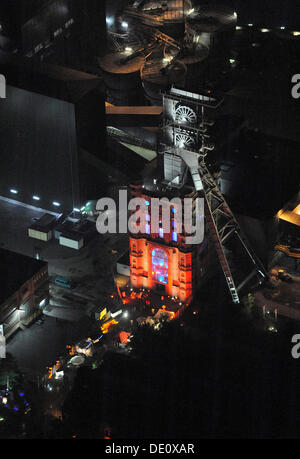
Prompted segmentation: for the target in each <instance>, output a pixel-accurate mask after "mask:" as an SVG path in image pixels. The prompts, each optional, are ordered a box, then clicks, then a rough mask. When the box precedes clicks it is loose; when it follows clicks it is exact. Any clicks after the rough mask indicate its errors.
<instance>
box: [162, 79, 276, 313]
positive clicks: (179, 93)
mask: <svg viewBox="0 0 300 459" xmlns="http://www.w3.org/2000/svg"><path fill="white" fill-rule="evenodd" d="M222 102H223V101H222V100H218V99H216V98H213V97H210V96H207V95H200V94H193V93H190V92H187V91H183V90H180V89H175V88H172V89H171V90H170V91H169V93H166V94H164V103H163V140H162V142H161V144H160V147H159V153H160V154H162V155H163V163H164V183H166V184H167V185H168V186H170V187H177V188H181V187H182V186H183V185H184V183H185V182H186V179H187V170H189V172H190V174H191V176H192V179H193V183H194V187H195V190H196V192H197V194H198V196H199V197H203V198H204V200H205V220H206V223H207V225H208V229H209V232H210V235H211V237H212V240H213V242H214V246H215V249H216V252H217V255H218V258H219V261H220V264H221V267H222V270H223V273H224V276H225V279H226V282H227V285H228V288H229V291H230V294H231V297H232V300H233V302H234V303H236V304H238V303H239V302H240V299H239V292H240V291H241V289H242V288H243V287H245V286H246V285H247V284H249V282H250V281H251V280H252V281H253V280H255V281H256V282H258V283H259V284H260V283H262V282H263V280H264V279H265V278H266V277H267V274H266V271H265V268H264V267H263V265H262V264H261V262H260V261H259V260H258V259H257V257H256V256H255V254H254V253H253V251H252V250H251V248H250V245H249V243H248V241H247V239H246V237H245V236H244V235H243V233H242V230H241V228H240V226H239V224H238V222H237V220H236V218H235V216H234V215H233V213H232V211H231V209H230V207H229V206H228V204H227V202H226V200H225V198H224V196H223V194H222V193H221V191H220V189H219V187H218V185H217V184H216V182H215V180H214V178H213V176H212V175H211V173H210V172H209V170H208V168H207V166H206V164H205V157H206V156H207V154H208V153H209V152H210V151H211V150H213V149H214V145H213V144H212V143H211V142H210V136H209V135H208V128H209V127H210V126H212V125H213V124H214V122H213V121H209V120H208V119H207V118H206V111H207V109H216V108H218V107H219V106H220V105H221V103H222ZM237 243H238V244H239V245H240V246H241V248H242V250H243V252H244V260H245V259H246V260H247V262H249V266H250V271H249V272H248V273H247V274H245V275H244V274H243V275H242V277H241V273H240V272H239V270H237V265H236V261H237V260H235V258H234V255H233V256H232V255H231V254H232V251H231V248H232V247H233V246H234V245H236V244H237Z"/></svg>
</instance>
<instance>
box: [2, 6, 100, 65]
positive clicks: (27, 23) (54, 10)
mask: <svg viewBox="0 0 300 459" xmlns="http://www.w3.org/2000/svg"><path fill="white" fill-rule="evenodd" d="M104 8H105V4H104V2H98V1H96V0H90V1H89V2H88V4H87V3H85V2H78V1H75V0H55V1H49V0H33V1H31V0H29V1H28V0H16V1H14V2H10V1H3V2H1V6H0V22H1V26H2V28H1V36H0V48H1V49H2V50H4V51H13V52H14V53H16V54H18V55H19V56H22V57H25V56H26V57H27V58H28V59H30V60H31V61H32V63H39V62H51V63H55V64H59V65H65V66H66V67H71V68H77V69H80V70H88V69H90V68H93V66H94V64H95V62H96V61H95V56H98V55H99V53H100V50H101V49H102V48H103V46H104V43H105V35H104V34H103V33H102V31H103V29H104V27H105V11H104Z"/></svg>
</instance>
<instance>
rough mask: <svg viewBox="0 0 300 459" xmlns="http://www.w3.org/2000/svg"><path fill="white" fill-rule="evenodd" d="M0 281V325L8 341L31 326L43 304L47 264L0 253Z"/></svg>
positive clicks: (2, 251) (47, 290)
mask: <svg viewBox="0 0 300 459" xmlns="http://www.w3.org/2000/svg"><path fill="white" fill-rule="evenodd" d="M0 279H1V288H0V325H2V326H3V331H4V335H5V336H6V337H7V338H8V337H9V336H11V335H12V334H13V333H14V332H15V331H17V330H18V329H19V328H23V327H26V326H27V325H28V324H29V323H31V322H32V321H33V320H34V319H35V318H36V317H37V316H38V315H39V314H40V312H41V306H43V304H44V303H46V301H47V298H48V295H49V283H48V263H46V262H45V261H40V260H36V259H34V258H30V257H27V256H24V255H20V254H18V253H15V252H11V251H8V250H4V249H0ZM1 328H2V327H1Z"/></svg>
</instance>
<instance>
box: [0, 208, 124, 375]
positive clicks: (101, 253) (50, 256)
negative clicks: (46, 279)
mask: <svg viewBox="0 0 300 459" xmlns="http://www.w3.org/2000/svg"><path fill="white" fill-rule="evenodd" d="M41 214H42V212H41V211H39V210H37V209H32V208H26V207H23V206H20V205H16V204H13V203H9V202H6V201H3V200H1V199H0V215H1V218H0V247H3V248H5V249H9V250H12V251H15V252H19V253H22V254H24V255H28V256H31V257H34V256H35V253H36V250H37V247H38V248H39V251H40V254H41V259H42V260H45V261H47V262H48V263H49V266H48V267H49V274H50V277H51V279H52V283H51V287H50V294H51V303H52V305H54V306H55V307H56V308H58V309H59V310H60V312H64V311H66V310H68V311H69V313H68V314H67V315H68V317H69V321H64V322H61V323H58V324H57V323H56V320H55V318H53V317H46V319H45V322H44V324H43V325H41V326H39V325H37V324H33V325H32V326H31V327H30V328H29V329H27V330H25V331H19V332H18V333H17V334H16V335H14V336H13V337H12V338H11V339H10V340H9V342H8V346H7V352H11V353H12V354H13V356H14V357H15V358H16V360H17V362H18V364H19V366H20V367H21V368H22V370H25V369H27V370H30V371H34V372H36V371H39V370H41V369H43V368H44V367H45V365H47V364H50V363H53V362H55V360H56V359H57V358H58V357H59V353H60V352H62V351H63V350H64V348H65V346H66V345H67V344H74V343H76V342H77V341H78V339H79V338H82V337H86V333H88V332H89V328H88V327H87V324H88V318H87V311H86V309H87V308H90V306H91V305H94V306H99V307H101V306H102V305H105V303H106V301H107V298H108V297H109V296H110V295H111V294H112V293H113V292H115V285H114V279H113V276H112V268H113V266H114V264H115V262H116V260H117V259H118V258H119V257H120V256H121V255H122V254H123V253H124V251H125V250H127V248H128V239H127V236H126V235H109V236H108V237H105V236H103V235H98V234H97V235H96V237H95V238H94V239H93V240H92V241H91V242H90V243H89V244H88V245H87V246H86V247H84V248H83V249H81V250H80V251H75V250H72V249H69V248H66V247H62V246H60V245H59V244H58V241H56V240H52V241H50V242H47V243H45V242H41V241H37V240H34V239H31V238H29V237H28V236H27V227H28V226H29V225H30V224H31V223H32V219H33V218H34V217H39V216H40V215H41ZM55 275H62V276H64V277H67V278H71V279H73V280H75V285H76V286H75V288H74V289H71V290H69V289H61V288H59V287H57V286H55V285H54V284H53V280H54V278H55ZM72 310H74V312H75V314H73V316H74V315H75V316H76V315H77V316H78V314H77V313H78V310H80V311H81V312H82V313H83V314H82V315H80V317H79V318H80V320H79V321H76V320H75V321H74V320H72V317H71V316H72ZM70 313H71V314H70Z"/></svg>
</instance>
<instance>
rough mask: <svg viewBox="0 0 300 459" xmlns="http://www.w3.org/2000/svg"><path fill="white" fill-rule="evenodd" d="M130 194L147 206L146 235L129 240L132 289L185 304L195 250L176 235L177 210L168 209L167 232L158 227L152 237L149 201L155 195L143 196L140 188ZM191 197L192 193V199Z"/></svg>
mask: <svg viewBox="0 0 300 459" xmlns="http://www.w3.org/2000/svg"><path fill="white" fill-rule="evenodd" d="M131 193H132V196H134V197H140V198H144V199H145V201H146V204H148V203H149V206H148V209H149V210H148V212H147V214H146V216H145V217H146V218H145V220H146V225H145V233H144V234H143V233H142V234H141V233H139V234H138V235H137V236H135V237H131V238H130V269H131V285H132V286H133V287H135V288H148V289H150V290H155V291H156V292H157V293H160V294H166V295H169V296H171V297H178V298H179V299H180V300H181V301H184V302H188V301H189V300H190V299H191V296H192V293H193V281H194V279H193V266H194V263H195V250H194V247H193V246H191V245H187V244H186V243H185V235H184V234H182V233H181V234H179V233H178V232H177V228H176V220H175V213H176V212H177V209H176V206H171V209H170V210H171V212H170V231H169V232H165V231H164V228H163V227H162V225H161V224H160V227H159V229H158V233H152V232H151V204H150V202H151V201H150V200H151V198H152V197H156V196H157V193H155V192H153V193H151V191H149V190H147V192H146V191H145V190H144V189H143V188H142V187H141V186H132V187H131ZM193 195H195V193H194V192H192V194H191V197H193ZM164 196H166V193H165V194H164ZM171 197H172V196H171ZM160 212H161V210H160ZM160 217H161V214H160Z"/></svg>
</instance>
